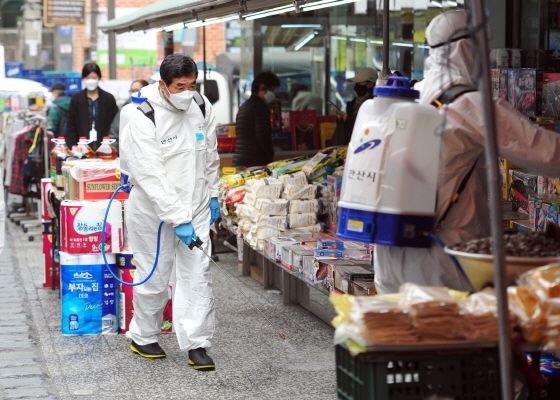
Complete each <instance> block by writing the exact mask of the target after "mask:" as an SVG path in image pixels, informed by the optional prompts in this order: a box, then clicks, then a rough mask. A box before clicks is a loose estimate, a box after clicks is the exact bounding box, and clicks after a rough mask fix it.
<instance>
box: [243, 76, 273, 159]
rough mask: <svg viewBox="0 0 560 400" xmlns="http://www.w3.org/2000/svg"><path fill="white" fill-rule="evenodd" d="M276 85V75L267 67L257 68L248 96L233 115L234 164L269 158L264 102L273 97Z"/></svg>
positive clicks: (268, 128) (267, 111) (269, 144)
mask: <svg viewBox="0 0 560 400" xmlns="http://www.w3.org/2000/svg"><path fill="white" fill-rule="evenodd" d="M279 86H280V79H278V77H277V76H276V75H275V74H274V73H272V72H271V71H261V72H259V73H258V74H257V76H255V80H254V81H253V84H252V86H251V93H252V94H251V97H249V99H248V100H247V101H246V102H245V103H243V105H242V106H241V107H240V108H239V111H238V112H237V117H236V119H235V131H236V135H237V142H236V145H235V153H234V155H233V166H234V167H254V166H259V165H266V164H269V163H271V162H272V161H273V158H274V150H273V149H272V128H271V126H270V110H269V108H268V104H269V103H270V102H272V101H273V100H274V98H275V96H274V90H275V89H276V88H278V87H279Z"/></svg>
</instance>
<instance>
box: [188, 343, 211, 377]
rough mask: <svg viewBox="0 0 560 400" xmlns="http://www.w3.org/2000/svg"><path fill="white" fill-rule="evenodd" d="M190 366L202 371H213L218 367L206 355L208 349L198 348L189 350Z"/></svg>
mask: <svg viewBox="0 0 560 400" xmlns="http://www.w3.org/2000/svg"><path fill="white" fill-rule="evenodd" d="M189 364H190V365H192V366H193V367H194V369H198V370H201V371H211V370H213V369H214V368H215V367H216V366H215V365H214V361H213V360H212V359H211V358H210V356H209V355H208V354H206V349H203V348H198V349H194V350H189Z"/></svg>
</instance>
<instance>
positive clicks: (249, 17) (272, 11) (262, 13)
mask: <svg viewBox="0 0 560 400" xmlns="http://www.w3.org/2000/svg"><path fill="white" fill-rule="evenodd" d="M295 10H296V8H295V7H294V6H282V7H277V8H272V9H270V10H264V11H259V12H256V13H253V14H249V15H245V16H244V17H245V20H246V21H251V20H253V19H258V18H264V17H270V16H271V15H277V14H282V13H286V12H290V11H295Z"/></svg>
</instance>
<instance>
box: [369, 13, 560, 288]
mask: <svg viewBox="0 0 560 400" xmlns="http://www.w3.org/2000/svg"><path fill="white" fill-rule="evenodd" d="M466 26H467V12H466V11H464V10H461V11H450V12H446V13H444V14H440V15H439V16H437V17H436V18H434V19H433V20H432V22H431V23H430V25H429V26H428V28H427V30H426V39H427V41H428V44H430V45H432V46H435V45H437V44H439V43H443V42H445V41H447V40H448V39H449V38H451V37H453V38H456V37H459V36H463V35H464V34H465V33H466V30H462V31H461V30H460V28H462V27H466ZM472 59H473V46H472V41H471V40H470V39H462V40H458V41H456V42H453V43H451V44H450V45H445V46H442V47H439V48H435V49H430V56H429V57H428V59H427V60H426V63H427V64H428V65H429V67H430V69H429V71H428V73H427V74H426V78H425V79H424V80H423V81H421V82H420V83H419V84H418V85H416V86H415V89H418V90H420V103H422V104H431V103H432V102H433V101H434V100H435V99H437V98H439V96H440V95H441V94H442V93H443V92H444V91H445V90H447V89H448V88H449V87H451V86H453V85H467V86H474V87H477V84H476V82H474V80H473V79H472V77H471V75H472V71H473V70H474V69H473V68H471V64H472ZM448 62H449V68H448V67H447V65H448V64H447V63H448ZM494 104H495V111H496V127H497V132H496V134H497V141H498V151H499V153H500V156H501V157H504V158H506V159H508V160H510V161H511V162H512V163H513V164H514V165H517V166H519V167H522V168H524V169H526V170H529V171H531V172H533V173H538V174H542V175H546V176H552V177H556V176H560V135H558V134H557V133H554V132H551V131H548V130H544V129H537V128H536V127H534V126H533V125H532V124H531V122H530V121H529V120H528V119H527V118H526V117H525V116H523V115H522V114H520V113H519V112H518V111H517V110H515V109H514V108H513V107H512V106H511V105H510V104H509V103H508V102H506V101H504V100H501V99H495V103H494ZM481 107H482V98H481V95H480V93H479V92H471V93H466V94H463V95H462V96H460V97H458V98H457V99H456V100H455V101H454V102H453V103H451V104H450V105H449V106H448V108H447V114H445V111H444V108H442V109H441V111H440V113H442V114H443V115H444V116H445V123H446V125H447V129H446V131H445V132H444V134H443V136H442V144H441V149H440V166H439V177H438V193H437V205H436V212H437V216H436V220H437V221H439V219H440V218H442V216H443V214H444V212H445V210H446V208H447V206H448V205H449V204H450V202H451V199H452V197H453V195H454V194H455V193H456V192H457V189H458V188H459V185H460V184H461V181H462V180H463V178H464V177H465V176H466V175H467V173H468V171H469V170H470V169H471V167H472V166H473V165H474V164H475V163H476V167H475V169H474V171H473V173H472V175H471V176H470V178H469V179H468V181H467V184H466V187H465V189H464V190H463V192H462V193H461V195H460V197H459V200H458V202H457V203H456V204H454V205H453V206H452V207H451V209H450V211H449V213H448V214H447V216H446V218H445V221H444V222H443V224H442V225H441V227H440V229H439V230H438V231H437V232H436V235H437V236H439V238H440V239H442V240H443V242H444V243H456V242H461V241H466V240H471V239H474V238H482V237H487V236H490V234H491V231H490V210H489V209H488V202H487V197H488V196H487V181H486V170H485V159H484V118H483V110H482V108H481ZM493 161H494V160H493ZM374 269H375V285H376V289H377V291H378V292H379V293H381V294H384V293H394V292H397V291H398V289H399V286H400V285H401V284H403V283H406V282H413V283H417V284H420V285H428V286H447V287H449V288H452V289H458V290H469V291H472V290H473V288H472V286H471V284H470V282H469V281H468V280H467V279H466V278H465V277H464V276H463V275H462V274H461V273H460V272H459V271H458V270H457V267H456V266H455V265H454V264H453V262H452V261H451V259H450V258H449V256H448V255H447V254H445V253H444V251H443V249H442V248H441V247H440V246H439V245H437V244H435V243H433V244H432V247H431V248H429V249H418V248H406V247H389V246H381V245H376V246H375V251H374Z"/></svg>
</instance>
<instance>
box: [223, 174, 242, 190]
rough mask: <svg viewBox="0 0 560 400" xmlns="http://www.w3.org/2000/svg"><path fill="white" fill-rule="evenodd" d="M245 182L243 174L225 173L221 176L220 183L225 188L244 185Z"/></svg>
mask: <svg viewBox="0 0 560 400" xmlns="http://www.w3.org/2000/svg"><path fill="white" fill-rule="evenodd" d="M244 183H245V178H244V177H243V175H241V174H233V175H225V176H222V177H221V178H220V184H221V186H222V189H224V190H227V189H230V188H232V187H235V186H239V185H243V184H244Z"/></svg>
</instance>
